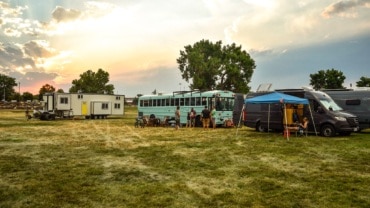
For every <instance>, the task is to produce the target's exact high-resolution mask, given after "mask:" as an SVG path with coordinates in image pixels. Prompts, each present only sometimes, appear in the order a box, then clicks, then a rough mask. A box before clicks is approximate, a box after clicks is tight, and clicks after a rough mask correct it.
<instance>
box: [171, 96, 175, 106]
mask: <svg viewBox="0 0 370 208" xmlns="http://www.w3.org/2000/svg"><path fill="white" fill-rule="evenodd" d="M171 106H175V98H171Z"/></svg>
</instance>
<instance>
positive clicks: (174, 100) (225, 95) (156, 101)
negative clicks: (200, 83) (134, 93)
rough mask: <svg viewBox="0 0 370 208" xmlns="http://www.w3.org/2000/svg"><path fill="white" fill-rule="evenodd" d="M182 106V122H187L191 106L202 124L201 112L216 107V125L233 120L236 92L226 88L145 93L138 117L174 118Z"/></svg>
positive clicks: (199, 124)
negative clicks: (225, 89)
mask: <svg viewBox="0 0 370 208" xmlns="http://www.w3.org/2000/svg"><path fill="white" fill-rule="evenodd" d="M177 106H179V107H180V124H181V125H185V124H186V123H187V114H188V112H190V110H191V108H193V109H194V110H195V111H196V118H195V125H196V126H201V124H202V122H201V113H202V110H203V109H204V107H205V106H207V107H208V109H211V108H212V107H213V106H214V107H215V109H216V125H225V123H226V121H232V120H231V119H232V116H233V115H232V113H233V109H234V93H233V92H231V91H224V90H212V91H203V92H202V91H176V92H173V93H168V94H162V93H159V94H155V95H143V96H141V97H139V101H138V117H149V116H151V117H154V118H158V119H160V120H162V121H163V120H165V119H167V118H169V119H173V117H174V116H175V109H176V107H177Z"/></svg>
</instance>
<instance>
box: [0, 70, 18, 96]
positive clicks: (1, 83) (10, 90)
mask: <svg viewBox="0 0 370 208" xmlns="http://www.w3.org/2000/svg"><path fill="white" fill-rule="evenodd" d="M15 86H18V84H17V83H16V82H15V78H12V77H8V76H6V75H4V74H0V98H1V100H9V98H10V97H11V96H12V95H13V94H14V92H15V91H14V87H15Z"/></svg>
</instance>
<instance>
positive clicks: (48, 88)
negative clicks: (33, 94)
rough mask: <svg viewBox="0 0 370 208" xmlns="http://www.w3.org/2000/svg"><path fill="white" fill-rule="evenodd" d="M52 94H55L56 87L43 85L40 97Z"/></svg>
mask: <svg viewBox="0 0 370 208" xmlns="http://www.w3.org/2000/svg"><path fill="white" fill-rule="evenodd" d="M52 92H55V87H53V86H52V85H49V84H45V85H43V86H42V87H41V88H40V90H39V94H40V96H42V95H43V94H45V93H52Z"/></svg>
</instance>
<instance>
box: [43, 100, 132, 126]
mask: <svg viewBox="0 0 370 208" xmlns="http://www.w3.org/2000/svg"><path fill="white" fill-rule="evenodd" d="M43 102H44V106H43V113H42V116H41V119H43V120H50V119H55V118H56V117H60V118H71V117H74V116H84V117H85V118H87V119H89V118H91V119H95V118H107V116H110V115H115V116H123V115H124V113H125V111H124V107H125V96H124V95H110V94H92V93H46V94H44V95H43Z"/></svg>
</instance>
